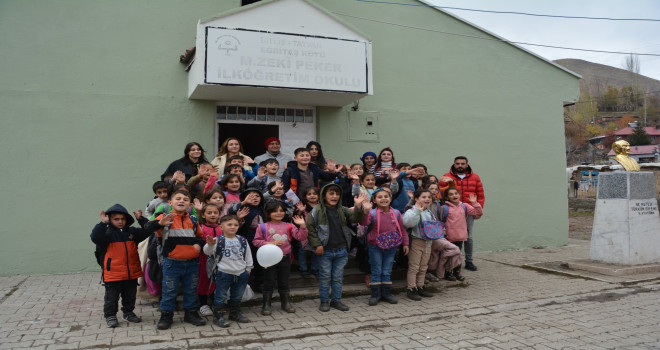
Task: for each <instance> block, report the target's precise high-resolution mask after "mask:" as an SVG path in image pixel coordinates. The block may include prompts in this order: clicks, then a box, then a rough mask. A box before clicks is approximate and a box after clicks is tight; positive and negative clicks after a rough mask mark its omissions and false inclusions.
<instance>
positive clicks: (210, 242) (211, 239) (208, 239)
mask: <svg viewBox="0 0 660 350" xmlns="http://www.w3.org/2000/svg"><path fill="white" fill-rule="evenodd" d="M216 241H217V239H216V238H215V237H211V236H206V244H208V245H209V246H212V245H215V242H216Z"/></svg>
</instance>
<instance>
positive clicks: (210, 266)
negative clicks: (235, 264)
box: [206, 235, 247, 281]
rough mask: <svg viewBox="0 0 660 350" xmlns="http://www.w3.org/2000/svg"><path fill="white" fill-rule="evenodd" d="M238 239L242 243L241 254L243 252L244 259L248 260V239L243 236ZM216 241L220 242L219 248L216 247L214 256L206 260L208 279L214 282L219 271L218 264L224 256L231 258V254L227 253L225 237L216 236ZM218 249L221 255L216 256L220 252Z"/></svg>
mask: <svg viewBox="0 0 660 350" xmlns="http://www.w3.org/2000/svg"><path fill="white" fill-rule="evenodd" d="M236 238H238V241H239V242H241V252H243V259H246V254H247V239H245V237H243V236H236ZM216 239H217V240H218V247H216V249H215V251H214V252H213V254H212V255H209V256H208V258H207V259H206V277H208V278H209V280H211V281H212V280H213V276H214V275H215V273H216V272H217V271H218V264H219V263H220V260H222V256H223V255H226V256H229V254H230V252H227V253H225V236H223V235H219V236H216ZM218 248H220V254H216V253H217V252H218Z"/></svg>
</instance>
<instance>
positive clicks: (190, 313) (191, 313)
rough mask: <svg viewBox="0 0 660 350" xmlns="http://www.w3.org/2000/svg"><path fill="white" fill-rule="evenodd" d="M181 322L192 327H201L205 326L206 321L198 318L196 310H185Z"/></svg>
mask: <svg viewBox="0 0 660 350" xmlns="http://www.w3.org/2000/svg"><path fill="white" fill-rule="evenodd" d="M183 322H186V323H190V324H192V325H194V326H203V325H205V324H206V321H205V320H204V319H203V318H201V317H199V314H198V313H197V310H186V312H185V314H184V315H183Z"/></svg>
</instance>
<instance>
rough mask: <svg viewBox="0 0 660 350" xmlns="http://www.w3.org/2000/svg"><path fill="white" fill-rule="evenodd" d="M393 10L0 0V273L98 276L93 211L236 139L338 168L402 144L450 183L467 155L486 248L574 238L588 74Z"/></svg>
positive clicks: (145, 196)
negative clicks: (575, 177) (315, 156)
mask: <svg viewBox="0 0 660 350" xmlns="http://www.w3.org/2000/svg"><path fill="white" fill-rule="evenodd" d="M250 2H251V1H250ZM397 3H400V4H387V3H378V2H362V1H353V0H270V1H267V0H264V1H259V2H256V3H253V4H249V5H247V4H244V1H240V0H231V1H230V0H223V1H217V0H194V1H193V0H159V1H126V0H120V1H117V0H99V1H82V0H59V1H39V2H37V1H29V0H28V1H19V0H0V31H1V32H2V33H3V35H2V37H1V38H0V47H2V54H0V63H2V68H1V69H0V106H2V112H1V113H2V114H1V117H0V123H1V124H0V135H1V137H0V140H1V142H2V152H1V153H0V163H1V164H2V170H1V173H2V180H3V181H2V185H1V186H2V194H3V198H4V200H3V201H2V204H0V206H1V207H0V208H1V214H0V215H1V217H2V218H3V225H2V227H0V237H1V238H2V245H1V246H0V266H2V268H1V269H0V274H1V275H15V274H39V273H63V272H73V271H96V270H98V266H97V265H96V262H95V259H94V257H93V250H94V247H93V244H92V243H91V241H90V238H89V234H90V231H91V229H92V227H93V225H94V224H96V223H97V222H98V221H99V217H98V215H99V212H100V211H101V210H104V209H106V208H108V207H110V206H111V205H113V204H115V203H121V204H123V205H124V206H126V207H127V208H128V209H129V210H135V209H137V208H142V209H144V207H145V206H146V204H147V202H148V201H149V200H150V198H151V197H152V195H153V194H152V192H151V184H152V183H153V182H154V181H156V180H157V179H159V176H160V174H161V173H162V172H163V170H164V169H165V168H166V167H167V165H168V164H169V163H170V162H172V161H173V160H175V159H178V158H180V157H181V156H182V155H183V149H184V146H185V144H186V143H188V142H190V141H197V142H199V143H201V144H202V146H203V147H204V148H205V149H206V150H207V153H206V156H207V158H209V160H210V159H212V158H213V156H214V154H215V151H216V150H217V147H218V144H219V142H220V141H222V140H223V139H224V138H225V137H227V136H229V135H235V136H238V137H239V138H240V139H241V140H242V142H243V143H244V144H246V145H256V146H255V147H254V148H250V149H249V151H248V154H250V155H252V156H255V155H258V154H261V153H263V152H264V151H265V148H263V146H262V145H263V141H264V139H265V138H266V137H268V136H273V135H276V136H279V137H280V138H281V139H282V142H283V146H284V147H283V149H284V151H285V152H289V153H291V152H292V150H293V149H294V148H295V147H299V146H304V145H305V144H306V143H307V142H308V141H310V140H317V141H319V142H320V143H321V144H322V145H323V150H324V153H325V154H326V155H327V156H330V157H332V158H334V159H336V160H337V161H340V162H342V163H349V162H350V163H353V162H356V161H358V158H359V156H360V155H362V153H363V152H365V151H374V152H378V151H379V150H380V149H382V148H383V147H386V146H390V147H391V148H392V149H393V150H394V153H395V158H396V160H397V161H398V162H401V161H406V162H411V163H413V162H414V163H418V162H420V163H425V164H427V165H428V167H429V172H430V173H432V174H437V175H442V174H444V173H445V172H447V171H449V168H450V166H451V164H452V162H453V158H454V157H455V156H457V155H465V156H467V157H468V158H469V163H470V164H471V165H472V167H473V169H474V171H475V172H476V173H478V174H479V175H480V176H481V178H482V181H483V183H484V187H485V189H486V204H485V215H484V217H483V218H482V219H480V220H479V221H477V222H476V223H475V247H476V248H475V249H476V250H477V251H489V250H502V249H517V248H525V247H532V246H556V245H561V244H565V243H566V242H567V239H568V238H567V231H568V218H567V201H566V191H565V188H566V187H565V186H566V182H565V181H566V180H565V170H564V169H565V155H564V154H565V152H564V124H563V104H564V102H566V101H575V100H576V99H577V97H578V89H579V86H578V80H579V76H578V75H577V74H575V73H573V72H571V71H569V70H566V69H565V68H562V67H560V66H558V65H556V64H554V63H552V62H550V61H549V60H547V59H544V58H542V57H539V56H537V55H535V54H534V53H532V52H530V51H527V50H526V49H524V48H521V47H519V46H516V45H514V44H510V43H506V42H502V41H500V40H498V39H501V38H499V37H498V36H496V35H495V34H493V33H490V32H488V31H486V30H484V29H481V28H479V27H477V26H475V25H473V24H470V23H468V22H466V21H464V20H462V19H460V18H458V17H456V16H454V15H451V14H449V13H447V12H444V11H442V10H440V9H436V8H433V7H429V6H417V5H427V3H426V2H424V1H414V0H399V1H397ZM402 4H412V5H415V6H405V5H402ZM243 5H245V6H243ZM520 30H524V28H520ZM474 37H480V38H485V39H494V40H485V39H477V38H474ZM192 47H195V52H194V53H192V52H188V53H187V54H186V50H188V49H190V48H192ZM181 55H184V56H185V57H184V59H183V63H181V62H180V61H179V57H180V56H181ZM477 264H478V261H477Z"/></svg>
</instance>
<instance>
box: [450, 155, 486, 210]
mask: <svg viewBox="0 0 660 350" xmlns="http://www.w3.org/2000/svg"><path fill="white" fill-rule="evenodd" d="M445 176H448V177H451V178H452V179H454V183H456V188H458V190H459V191H461V202H463V203H470V193H476V194H477V202H479V204H481V207H482V208H483V207H484V203H485V202H486V197H485V196H484V186H483V185H482V184H481V179H480V178H479V175H477V174H475V173H473V172H472V168H471V167H470V166H469V165H468V166H467V169H466V170H465V177H464V178H463V179H461V178H460V177H458V175H456V172H455V171H454V166H452V167H451V169H450V170H449V172H448V173H446V174H445ZM445 186H448V184H447V183H445V182H441V183H440V184H439V187H445Z"/></svg>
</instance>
